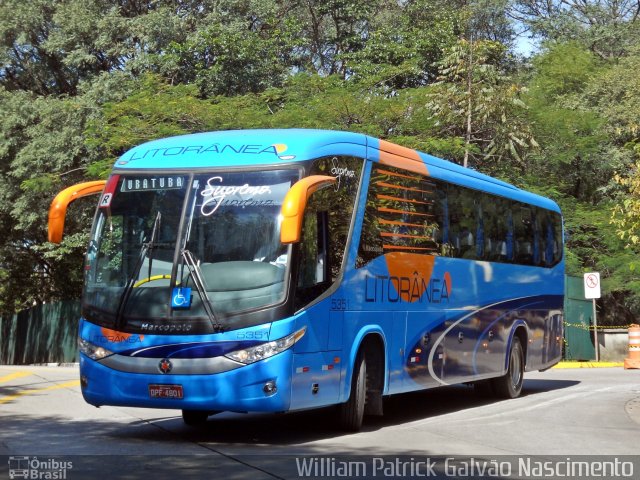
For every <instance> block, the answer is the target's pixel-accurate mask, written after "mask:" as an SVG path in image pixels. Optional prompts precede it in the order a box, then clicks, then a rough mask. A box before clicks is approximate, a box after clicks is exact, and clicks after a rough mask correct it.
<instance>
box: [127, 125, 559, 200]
mask: <svg viewBox="0 0 640 480" xmlns="http://www.w3.org/2000/svg"><path fill="white" fill-rule="evenodd" d="M389 145H391V146H394V145H393V144H390V143H389V142H385V141H382V140H379V139H377V138H373V137H370V136H368V135H364V134H361V133H353V132H344V131H333V130H312V129H262V130H224V131H217V132H206V133H195V134H190V135H180V136H174V137H167V138H162V139H158V140H152V141H150V142H146V143H143V144H141V145H138V146H136V147H134V148H132V149H130V150H128V151H127V152H126V153H124V154H123V155H122V156H121V157H120V158H119V159H118V160H117V161H116V164H115V168H117V169H118V170H147V169H153V170H157V169H173V170H176V169H178V170H181V169H193V168H197V169H198V168H223V167H246V166H251V165H262V166H267V165H283V164H288V163H297V162H301V161H305V160H311V159H313V158H318V157H322V156H328V155H351V156H358V157H366V158H369V159H372V160H378V159H379V158H380V156H381V151H382V150H384V149H385V148H387V147H388V146H389ZM398 148H399V149H401V150H402V151H404V152H409V156H411V157H414V160H417V161H418V162H420V161H421V162H423V163H424V165H425V166H426V167H427V169H428V171H429V173H430V175H431V176H433V177H434V178H441V179H443V180H445V181H449V182H452V183H458V184H460V185H464V186H467V187H470V188H476V189H479V190H484V191H488V192H490V193H495V194H496V195H503V196H507V197H511V198H515V199H518V200H521V201H525V202H527V203H532V204H534V205H538V206H541V207H544V208H547V209H550V210H555V211H559V208H558V206H557V205H556V204H555V203H554V202H553V201H551V200H549V199H546V198H544V197H540V196H538V195H535V194H532V193H529V192H526V191H524V190H521V189H519V188H517V187H514V186H513V185H511V184H509V183H506V182H503V181H501V180H498V179H496V178H493V177H490V176H488V175H485V174H482V173H480V172H477V171H475V170H472V169H469V168H464V167H462V166H460V165H457V164H455V163H453V162H450V161H447V160H443V159H441V158H437V157H434V156H432V155H428V154H425V153H422V152H418V151H415V150H411V149H405V148H404V147H398Z"/></svg>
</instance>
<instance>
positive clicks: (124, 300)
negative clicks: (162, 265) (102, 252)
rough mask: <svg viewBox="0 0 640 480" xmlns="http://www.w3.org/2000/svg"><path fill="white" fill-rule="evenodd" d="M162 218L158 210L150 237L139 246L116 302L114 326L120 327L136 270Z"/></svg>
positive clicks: (147, 250) (154, 239) (136, 273)
mask: <svg viewBox="0 0 640 480" xmlns="http://www.w3.org/2000/svg"><path fill="white" fill-rule="evenodd" d="M161 219H162V214H161V213H160V212H158V213H157V214H156V218H155V220H154V221H153V228H152V230H151V238H150V239H149V241H148V242H146V243H143V244H142V246H141V247H140V254H139V255H138V260H137V261H136V264H135V267H134V268H133V270H132V271H131V274H130V275H129V278H128V279H127V283H126V284H125V286H124V290H123V291H122V295H120V301H119V302H118V309H117V310H116V327H117V328H120V327H122V326H123V325H122V318H123V315H124V309H125V307H126V305H127V303H128V302H129V297H131V292H132V290H133V287H134V285H135V284H136V278H137V277H138V272H139V271H140V269H141V268H142V264H143V262H144V259H145V257H146V256H147V253H148V252H149V251H150V250H152V249H153V246H154V244H155V241H156V236H157V235H158V230H159V229H160V221H161ZM148 277H151V258H150V259H149V275H148Z"/></svg>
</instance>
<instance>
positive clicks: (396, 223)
mask: <svg viewBox="0 0 640 480" xmlns="http://www.w3.org/2000/svg"><path fill="white" fill-rule="evenodd" d="M378 223H380V224H382V225H399V226H401V227H424V225H423V224H421V223H407V222H394V221H393V220H384V219H382V218H379V219H378Z"/></svg>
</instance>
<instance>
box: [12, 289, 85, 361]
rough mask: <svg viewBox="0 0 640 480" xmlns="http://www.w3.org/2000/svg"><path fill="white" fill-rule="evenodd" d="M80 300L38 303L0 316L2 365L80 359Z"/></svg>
mask: <svg viewBox="0 0 640 480" xmlns="http://www.w3.org/2000/svg"><path fill="white" fill-rule="evenodd" d="M79 318H80V302H78V301H63V302H57V303H52V304H46V305H38V306H36V307H33V308H30V309H29V310H23V311H22V312H19V313H16V314H14V315H12V316H10V317H2V318H0V364H2V365H27V364H32V363H68V362H77V361H78V348H77V340H76V339H77V337H78V319H79Z"/></svg>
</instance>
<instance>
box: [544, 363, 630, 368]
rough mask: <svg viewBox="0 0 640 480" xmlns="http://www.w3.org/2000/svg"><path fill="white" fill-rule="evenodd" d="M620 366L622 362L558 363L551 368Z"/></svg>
mask: <svg viewBox="0 0 640 480" xmlns="http://www.w3.org/2000/svg"><path fill="white" fill-rule="evenodd" d="M622 366H624V362H560V363H558V364H557V365H555V366H553V367H552V368H612V367H622Z"/></svg>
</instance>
